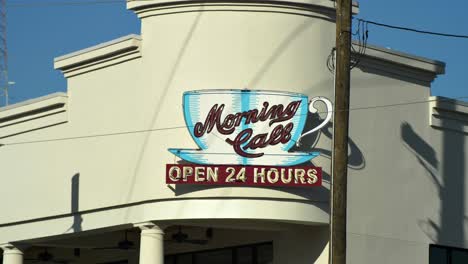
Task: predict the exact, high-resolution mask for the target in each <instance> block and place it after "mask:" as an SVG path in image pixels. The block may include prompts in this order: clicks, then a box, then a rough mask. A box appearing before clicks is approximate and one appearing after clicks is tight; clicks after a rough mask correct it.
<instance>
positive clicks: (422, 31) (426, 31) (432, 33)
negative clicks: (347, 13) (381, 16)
mask: <svg viewBox="0 0 468 264" xmlns="http://www.w3.org/2000/svg"><path fill="white" fill-rule="evenodd" d="M356 19H357V20H358V21H360V22H365V23H367V24H372V25H376V26H380V27H386V28H392V29H399V30H404V31H410V32H415V33H420V34H427V35H434V36H441V37H451V38H463V39H468V35H457V34H450V33H442V32H434V31H428V30H420V29H414V28H409V27H402V26H394V25H389V24H384V23H379V22H375V21H371V20H365V19H361V18H356Z"/></svg>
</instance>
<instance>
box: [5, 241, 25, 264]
mask: <svg viewBox="0 0 468 264" xmlns="http://www.w3.org/2000/svg"><path fill="white" fill-rule="evenodd" d="M0 247H1V248H2V249H3V264H23V251H22V250H21V249H20V248H18V247H15V246H13V245H11V244H5V245H0Z"/></svg>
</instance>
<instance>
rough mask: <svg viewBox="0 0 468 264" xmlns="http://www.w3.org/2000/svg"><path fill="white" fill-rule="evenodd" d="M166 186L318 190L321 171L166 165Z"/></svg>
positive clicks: (257, 167)
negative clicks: (311, 188) (194, 185)
mask: <svg viewBox="0 0 468 264" xmlns="http://www.w3.org/2000/svg"><path fill="white" fill-rule="evenodd" d="M166 183H167V184H205V185H235V186H298V187H299V186H302V187H310V186H321V185H322V168H320V167H313V166H295V167H285V166H239V165H196V164H167V165H166Z"/></svg>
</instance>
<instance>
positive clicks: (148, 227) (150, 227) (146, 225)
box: [133, 222, 166, 235]
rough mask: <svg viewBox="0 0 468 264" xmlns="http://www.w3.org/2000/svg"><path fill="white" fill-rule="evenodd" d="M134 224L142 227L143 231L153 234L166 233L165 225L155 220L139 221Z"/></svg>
mask: <svg viewBox="0 0 468 264" xmlns="http://www.w3.org/2000/svg"><path fill="white" fill-rule="evenodd" d="M133 226H135V227H138V228H140V230H141V233H142V234H143V233H146V234H148V233H152V234H161V235H164V229H165V228H166V226H165V225H161V224H156V223H154V222H143V223H137V224H134V225H133Z"/></svg>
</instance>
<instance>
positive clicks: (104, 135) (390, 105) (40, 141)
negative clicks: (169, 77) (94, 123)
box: [0, 96, 468, 147]
mask: <svg viewBox="0 0 468 264" xmlns="http://www.w3.org/2000/svg"><path fill="white" fill-rule="evenodd" d="M467 98H468V96H460V97H455V98H446V99H431V100H423V101H413V102H406V103H395V104H387V105H376V106H367V107H356V108H350V109H349V111H358V110H369V109H377V108H391V107H398V106H406V105H414V104H422V103H430V102H435V101H438V102H444V101H445V102H453V100H456V99H467ZM338 111H340V110H337V111H330V112H338ZM321 113H328V111H327V112H318V113H317V114H321ZM182 128H187V126H175V127H165V128H155V129H144V130H133V131H123V132H114V133H104V134H94V135H85V136H76V137H64V138H52V139H44V140H32V141H20V142H12V143H5V144H2V143H0V147H3V146H13V145H26V144H34V143H45V142H56V141H67V140H76V139H86V138H99V137H107V136H117V135H128V134H139V133H146V132H155V131H163V130H172V129H182Z"/></svg>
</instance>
